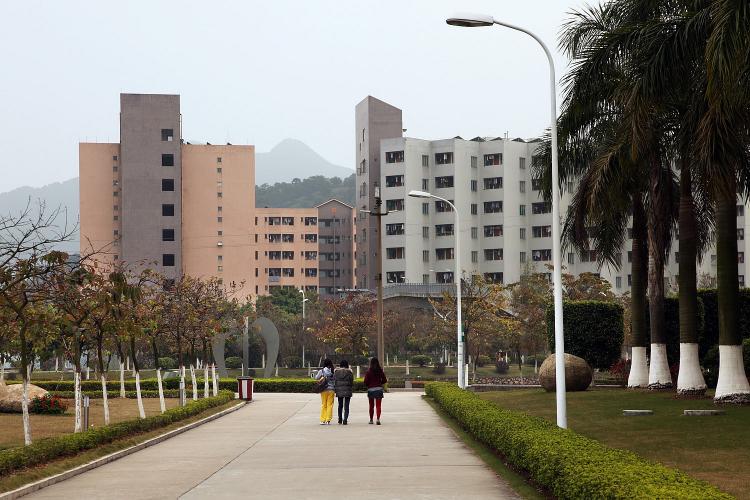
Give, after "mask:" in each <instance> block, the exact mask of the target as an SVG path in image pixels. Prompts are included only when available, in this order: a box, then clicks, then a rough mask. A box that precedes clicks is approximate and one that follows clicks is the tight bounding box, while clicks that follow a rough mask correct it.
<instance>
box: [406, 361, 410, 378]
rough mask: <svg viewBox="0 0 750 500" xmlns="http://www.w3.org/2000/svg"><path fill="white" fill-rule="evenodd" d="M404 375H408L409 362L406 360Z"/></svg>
mask: <svg viewBox="0 0 750 500" xmlns="http://www.w3.org/2000/svg"><path fill="white" fill-rule="evenodd" d="M406 374H407V375H409V360H408V359H407V360H406Z"/></svg>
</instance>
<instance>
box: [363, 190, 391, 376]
mask: <svg viewBox="0 0 750 500" xmlns="http://www.w3.org/2000/svg"><path fill="white" fill-rule="evenodd" d="M382 206H383V200H382V198H381V197H380V187H379V186H378V185H375V210H370V211H367V210H360V211H361V212H366V213H368V214H370V216H371V217H377V218H378V225H377V231H378V244H377V273H376V275H375V281H376V282H377V291H378V310H377V315H378V334H377V337H378V339H377V351H378V352H377V353H378V360H379V361H380V362H381V363H382V362H383V360H384V359H385V337H384V335H383V252H382V250H383V248H382V246H383V216H384V215H388V210H386V211H385V212H382V211H381V208H382Z"/></svg>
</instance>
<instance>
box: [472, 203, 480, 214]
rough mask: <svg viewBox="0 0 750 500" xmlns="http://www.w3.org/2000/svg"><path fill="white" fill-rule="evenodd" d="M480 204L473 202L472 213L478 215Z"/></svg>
mask: <svg viewBox="0 0 750 500" xmlns="http://www.w3.org/2000/svg"><path fill="white" fill-rule="evenodd" d="M477 207H478V205H477V204H476V203H472V204H471V215H477V214H478V213H479V210H478V208H477Z"/></svg>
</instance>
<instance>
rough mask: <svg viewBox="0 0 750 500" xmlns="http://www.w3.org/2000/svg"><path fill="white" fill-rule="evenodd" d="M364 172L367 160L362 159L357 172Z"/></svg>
mask: <svg viewBox="0 0 750 500" xmlns="http://www.w3.org/2000/svg"><path fill="white" fill-rule="evenodd" d="M365 172H367V160H362V161H361V162H360V163H359V172H357V173H358V174H360V175H361V174H364V173H365Z"/></svg>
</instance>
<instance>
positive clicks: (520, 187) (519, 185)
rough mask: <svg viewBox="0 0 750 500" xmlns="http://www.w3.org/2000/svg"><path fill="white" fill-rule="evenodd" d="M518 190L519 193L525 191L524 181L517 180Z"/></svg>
mask: <svg viewBox="0 0 750 500" xmlns="http://www.w3.org/2000/svg"><path fill="white" fill-rule="evenodd" d="M518 191H519V192H521V193H525V192H526V181H518Z"/></svg>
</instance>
